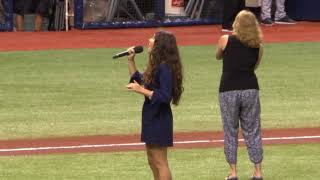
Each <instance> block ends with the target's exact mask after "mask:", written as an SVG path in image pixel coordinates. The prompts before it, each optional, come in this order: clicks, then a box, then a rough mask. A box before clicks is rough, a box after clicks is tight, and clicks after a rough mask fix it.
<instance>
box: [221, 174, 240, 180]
mask: <svg viewBox="0 0 320 180" xmlns="http://www.w3.org/2000/svg"><path fill="white" fill-rule="evenodd" d="M224 180H238V177H237V176H233V177H230V175H228V176H227V177H226V178H224Z"/></svg>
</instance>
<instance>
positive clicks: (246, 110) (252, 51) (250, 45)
mask: <svg viewBox="0 0 320 180" xmlns="http://www.w3.org/2000/svg"><path fill="white" fill-rule="evenodd" d="M261 43H262V33H261V30H260V27H259V24H258V22H257V19H256V17H255V15H254V14H252V13H251V12H249V11H245V10H244V11H241V12H240V13H239V14H238V15H237V17H236V19H235V22H234V23H233V33H232V35H230V36H229V35H223V36H221V38H220V39H219V42H218V45H217V50H216V58H217V59H218V60H220V59H223V69H222V76H221V81H220V88H219V102H220V109H221V118H222V123H223V130H224V152H225V156H226V160H227V162H228V163H229V165H230V174H229V175H228V177H227V178H226V179H227V180H237V179H238V178H237V170H236V163H237V148H238V129H239V122H240V126H241V129H242V134H243V137H244V139H245V143H246V145H247V149H248V153H249V157H250V160H251V162H252V163H254V167H255V171H254V173H253V176H252V177H251V179H253V180H260V179H262V173H261V162H262V159H263V149H262V141H261V125H260V100H259V85H258V80H257V77H256V75H255V70H256V69H257V68H258V65H259V64H260V61H261V57H262V54H263V47H262V44H261Z"/></svg>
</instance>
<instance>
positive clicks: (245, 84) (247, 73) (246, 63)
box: [219, 36, 259, 92]
mask: <svg viewBox="0 0 320 180" xmlns="http://www.w3.org/2000/svg"><path fill="white" fill-rule="evenodd" d="M222 58H223V68H222V76H221V81H220V88H219V92H225V91H232V90H246V89H257V90H259V85H258V80H257V77H256V75H255V73H254V67H255V65H256V63H257V62H258V58H259V48H250V47H247V46H245V45H244V44H242V43H241V42H240V40H238V39H237V38H236V37H235V36H229V39H228V42H227V45H226V47H225V49H224V51H223V55H222Z"/></svg>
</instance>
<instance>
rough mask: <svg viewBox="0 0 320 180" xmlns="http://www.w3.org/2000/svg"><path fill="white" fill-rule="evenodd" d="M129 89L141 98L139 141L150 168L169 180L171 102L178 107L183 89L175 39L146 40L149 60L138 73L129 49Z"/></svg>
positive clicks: (156, 37)
mask: <svg viewBox="0 0 320 180" xmlns="http://www.w3.org/2000/svg"><path fill="white" fill-rule="evenodd" d="M128 52H129V54H130V55H129V56H128V67H129V74H130V77H131V79H130V83H129V84H128V85H127V86H126V87H127V88H128V89H129V90H132V91H134V92H137V93H140V94H142V95H144V98H145V101H144V104H143V108H142V128H141V141H143V142H145V143H146V151H147V157H148V162H149V165H150V168H151V170H152V172H153V176H154V179H155V180H171V179H172V178H171V172H170V169H169V165H168V160H167V148H168V147H170V146H173V123H172V121H173V118H172V112H171V106H170V104H171V102H172V104H174V105H178V104H179V101H180V97H181V94H182V92H183V86H182V79H183V73H182V64H181V60H180V55H179V51H178V46H177V43H176V38H175V36H174V35H173V34H172V33H170V32H166V31H159V32H156V33H155V34H154V36H153V37H151V38H150V39H149V46H148V53H149V61H148V64H147V68H146V70H145V72H144V73H143V74H141V73H140V72H139V71H138V70H137V68H136V65H135V61H134V57H135V52H134V49H133V48H129V49H128Z"/></svg>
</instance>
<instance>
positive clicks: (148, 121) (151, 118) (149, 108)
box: [130, 63, 173, 147]
mask: <svg viewBox="0 0 320 180" xmlns="http://www.w3.org/2000/svg"><path fill="white" fill-rule="evenodd" d="M133 80H135V81H137V82H138V83H139V84H142V83H143V82H142V74H140V73H139V72H138V71H136V72H135V73H134V74H133V75H132V77H131V79H130V82H133ZM153 80H154V81H153V82H152V83H151V84H144V87H145V88H146V89H148V90H151V91H153V96H152V98H151V100H150V99H149V98H147V97H145V100H144V103H143V108H142V128H141V141H142V142H145V143H146V144H148V145H160V146H163V147H168V146H173V123H172V121H173V118H172V111H171V106H170V102H171V99H172V73H171V70H170V67H169V66H168V65H167V64H164V63H162V64H160V65H159V67H158V68H157V69H156V71H155V76H154V78H153Z"/></svg>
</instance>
